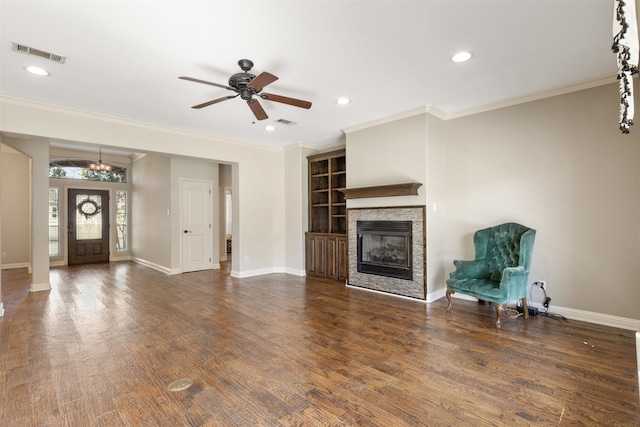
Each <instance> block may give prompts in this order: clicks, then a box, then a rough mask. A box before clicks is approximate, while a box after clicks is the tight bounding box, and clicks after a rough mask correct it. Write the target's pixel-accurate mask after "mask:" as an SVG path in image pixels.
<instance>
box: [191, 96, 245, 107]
mask: <svg viewBox="0 0 640 427" xmlns="http://www.w3.org/2000/svg"><path fill="white" fill-rule="evenodd" d="M236 96H238V95H229V96H223V97H222V98H218V99H214V100H213V101H207V102H203V103H202V104H198V105H194V106H193V107H191V108H196V109H199V108H203V107H208V106H209V105H213V104H217V103H218V102H222V101H226V100H227V99H233V98H235V97H236Z"/></svg>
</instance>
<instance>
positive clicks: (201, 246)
mask: <svg viewBox="0 0 640 427" xmlns="http://www.w3.org/2000/svg"><path fill="white" fill-rule="evenodd" d="M211 186H212V184H211V181H192V180H186V179H185V180H182V188H181V192H182V271H183V272H184V273H186V272H189V271H197V270H207V269H210V268H212V266H213V264H212V261H211V256H212V255H211V248H212V243H213V242H212V240H213V233H212V228H211V223H212V217H211Z"/></svg>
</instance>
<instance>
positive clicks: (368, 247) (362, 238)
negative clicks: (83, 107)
mask: <svg viewBox="0 0 640 427" xmlns="http://www.w3.org/2000/svg"><path fill="white" fill-rule="evenodd" d="M356 228H357V233H358V257H357V268H358V272H360V273H368V274H376V275H379V276H387V277H396V278H398V279H406V280H413V269H412V262H411V260H412V255H411V247H412V240H411V221H358V222H357V227H356Z"/></svg>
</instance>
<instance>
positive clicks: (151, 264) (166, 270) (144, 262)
mask: <svg viewBox="0 0 640 427" xmlns="http://www.w3.org/2000/svg"><path fill="white" fill-rule="evenodd" d="M131 261H133V262H135V263H138V264H142V265H144V266H146V267H149V268H153V269H154V270H158V271H160V272H162V273H165V274H169V275H172V274H179V273H173V272H172V271H173V270H171V269H170V268H167V267H164V266H162V265H159V264H156V263H155V262H151V261H147V260H146V259H142V258H138V257H131Z"/></svg>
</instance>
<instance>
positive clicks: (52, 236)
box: [49, 187, 60, 256]
mask: <svg viewBox="0 0 640 427" xmlns="http://www.w3.org/2000/svg"><path fill="white" fill-rule="evenodd" d="M59 196H60V189H59V188H57V187H51V188H49V256H60V197H59Z"/></svg>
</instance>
